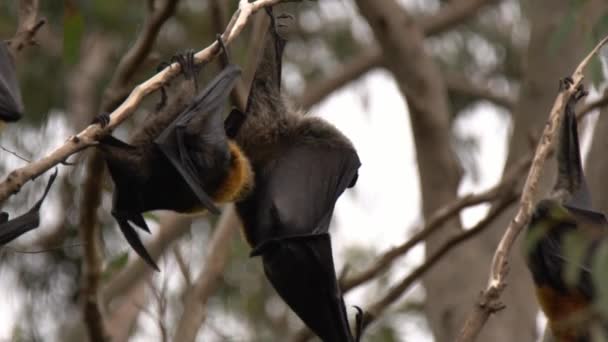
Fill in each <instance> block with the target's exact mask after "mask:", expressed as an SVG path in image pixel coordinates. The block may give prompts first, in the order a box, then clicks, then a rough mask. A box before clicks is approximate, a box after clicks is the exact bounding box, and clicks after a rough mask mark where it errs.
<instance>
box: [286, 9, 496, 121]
mask: <svg viewBox="0 0 608 342" xmlns="http://www.w3.org/2000/svg"><path fill="white" fill-rule="evenodd" d="M495 2H497V0H460V1H450V2H449V4H448V5H446V6H444V7H443V8H442V9H441V10H440V11H439V12H437V13H436V14H434V15H432V16H429V17H426V18H423V19H421V20H419V21H418V26H419V27H420V29H421V30H422V31H423V33H424V35H425V36H432V35H436V34H441V33H443V32H446V31H448V30H450V29H453V28H454V26H457V25H459V24H462V23H464V22H465V21H467V20H469V19H470V18H471V17H472V16H474V15H475V14H476V13H477V12H478V11H479V10H480V9H481V8H482V7H484V6H486V5H491V4H493V3H495ZM383 62H384V61H383V56H382V50H381V49H380V48H379V47H373V48H367V49H365V51H364V52H362V53H361V54H360V55H358V56H356V57H353V58H352V59H351V61H350V62H348V63H347V64H346V65H344V66H343V67H342V68H341V69H340V70H338V71H337V72H336V73H335V75H333V76H332V77H331V78H327V79H324V80H320V81H317V82H314V83H312V84H309V85H308V86H307V87H306V90H304V93H303V95H302V96H301V98H300V99H299V100H298V102H297V103H296V104H297V105H299V106H301V107H302V108H304V109H310V108H311V107H312V106H314V105H315V104H317V103H319V102H321V101H322V100H323V99H325V98H326V97H328V96H329V95H331V94H332V93H333V92H334V91H336V90H338V89H340V88H342V87H343V86H345V85H347V84H348V83H349V82H351V81H352V80H355V79H357V78H359V77H361V76H362V75H363V74H365V73H367V72H368V71H370V70H372V69H375V68H378V67H380V66H381V65H382V63H383Z"/></svg>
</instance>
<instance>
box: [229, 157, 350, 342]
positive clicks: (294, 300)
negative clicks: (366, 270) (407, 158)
mask: <svg viewBox="0 0 608 342" xmlns="http://www.w3.org/2000/svg"><path fill="white" fill-rule="evenodd" d="M359 165H360V162H359V158H358V156H357V154H356V152H355V151H354V150H352V149H345V148H327V147H320V146H315V145H303V146H295V147H292V148H290V149H288V150H286V151H285V153H283V154H282V156H281V157H280V158H279V159H278V160H276V161H275V162H274V163H271V164H270V165H269V166H268V168H267V169H266V170H261V172H259V173H258V174H256V187H255V188H254V193H253V194H252V196H251V197H250V198H249V199H248V200H246V201H244V202H241V203H238V204H237V208H238V210H239V214H240V216H241V218H242V220H243V222H244V225H245V234H246V235H247V237H248V240H249V241H250V242H252V243H253V244H255V245H256V247H255V248H254V250H253V251H252V255H261V256H262V260H263V263H264V270H265V273H266V276H267V277H268V279H269V280H270V282H271V283H272V284H273V286H274V287H275V289H276V290H277V292H278V293H279V294H280V295H281V297H282V298H283V300H285V302H286V303H287V304H288V305H289V306H290V307H291V308H292V309H293V310H294V312H295V313H296V314H297V315H298V316H299V317H300V318H301V319H302V320H303V321H304V322H305V323H306V325H307V326H308V327H310V328H311V329H312V330H313V331H314V332H315V333H316V334H317V335H318V336H319V337H321V338H322V339H323V340H324V341H352V336H351V333H350V329H349V326H348V320H347V318H346V310H345V308H344V302H343V300H342V295H341V292H340V289H339V288H338V285H337V281H336V276H335V270H334V263H333V257H332V252H331V242H330V239H329V235H328V234H327V230H328V227H329V223H330V220H331V216H332V213H333V209H334V205H335V203H336V200H337V199H338V197H339V196H340V195H341V194H342V192H343V191H344V189H346V188H347V187H348V186H350V185H352V182H353V180H354V179H355V178H356V174H357V169H358V168H359Z"/></svg>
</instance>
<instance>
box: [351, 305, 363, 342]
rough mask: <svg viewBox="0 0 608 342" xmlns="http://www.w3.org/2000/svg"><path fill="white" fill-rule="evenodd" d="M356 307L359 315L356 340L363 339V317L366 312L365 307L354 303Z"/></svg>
mask: <svg viewBox="0 0 608 342" xmlns="http://www.w3.org/2000/svg"><path fill="white" fill-rule="evenodd" d="M353 307H354V308H355V309H357V315H356V316H355V342H359V341H361V335H363V328H364V325H363V319H364V315H365V313H364V312H363V309H361V308H360V307H358V306H357V305H353Z"/></svg>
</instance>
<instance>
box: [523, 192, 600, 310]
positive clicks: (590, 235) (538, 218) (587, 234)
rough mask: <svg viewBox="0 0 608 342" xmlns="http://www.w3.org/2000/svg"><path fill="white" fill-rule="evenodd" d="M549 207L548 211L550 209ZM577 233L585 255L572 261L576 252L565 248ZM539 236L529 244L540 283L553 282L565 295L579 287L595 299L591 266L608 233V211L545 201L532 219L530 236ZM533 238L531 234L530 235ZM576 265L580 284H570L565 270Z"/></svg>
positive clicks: (533, 265)
mask: <svg viewBox="0 0 608 342" xmlns="http://www.w3.org/2000/svg"><path fill="white" fill-rule="evenodd" d="M547 208H548V210H546V209H547ZM570 234H577V235H578V236H579V237H580V238H581V240H579V243H583V244H584V246H582V248H584V254H583V255H582V256H581V257H580V259H578V260H572V259H569V258H573V254H572V252H573V251H568V250H565V248H566V246H565V239H566V238H567V237H568V236H569V235H570ZM530 235H532V236H534V235H536V236H534V237H532V238H533V239H535V241H534V242H533V243H534V245H532V246H529V247H528V248H529V252H530V253H531V257H529V258H528V260H529V267H530V269H531V270H532V274H533V276H534V280H535V282H536V283H537V285H540V286H543V285H549V286H550V287H551V288H554V289H556V290H558V291H560V292H561V293H562V294H563V295H566V294H568V293H570V291H571V290H572V288H573V287H574V288H576V290H577V293H578V294H582V295H583V296H585V297H586V298H593V292H594V291H593V280H592V272H591V265H592V262H593V257H594V254H595V250H597V247H598V246H599V245H600V244H601V243H603V241H605V240H606V239H605V238H606V237H607V236H608V221H607V220H606V217H605V216H604V214H602V213H599V212H595V211H591V210H584V209H580V208H573V207H569V206H562V205H560V204H558V203H557V202H555V201H547V200H545V201H541V203H539V205H538V206H537V208H536V210H535V212H534V214H533V216H532V220H531V222H530V227H529V233H528V236H530ZM528 238H530V237H528ZM573 266H574V267H576V269H577V270H578V272H576V274H577V281H576V284H575V285H574V286H573V285H572V284H567V283H566V280H565V270H566V269H567V268H568V267H573Z"/></svg>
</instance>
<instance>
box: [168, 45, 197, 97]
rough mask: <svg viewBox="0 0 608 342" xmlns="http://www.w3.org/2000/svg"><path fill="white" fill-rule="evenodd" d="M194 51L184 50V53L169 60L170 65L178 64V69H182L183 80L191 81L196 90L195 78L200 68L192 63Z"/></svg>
mask: <svg viewBox="0 0 608 342" xmlns="http://www.w3.org/2000/svg"><path fill="white" fill-rule="evenodd" d="M194 54H195V51H194V50H192V49H188V50H186V51H185V52H184V53H180V54H177V55H175V56H173V57H172V58H171V62H172V63H178V64H179V66H180V68H181V69H182V74H184V78H185V79H187V80H190V79H193V80H194V84H195V86H196V88H197V89H198V84H197V82H196V76H197V75H198V72H199V71H200V69H201V68H200V67H198V66H197V65H196V63H195V61H194Z"/></svg>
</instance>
